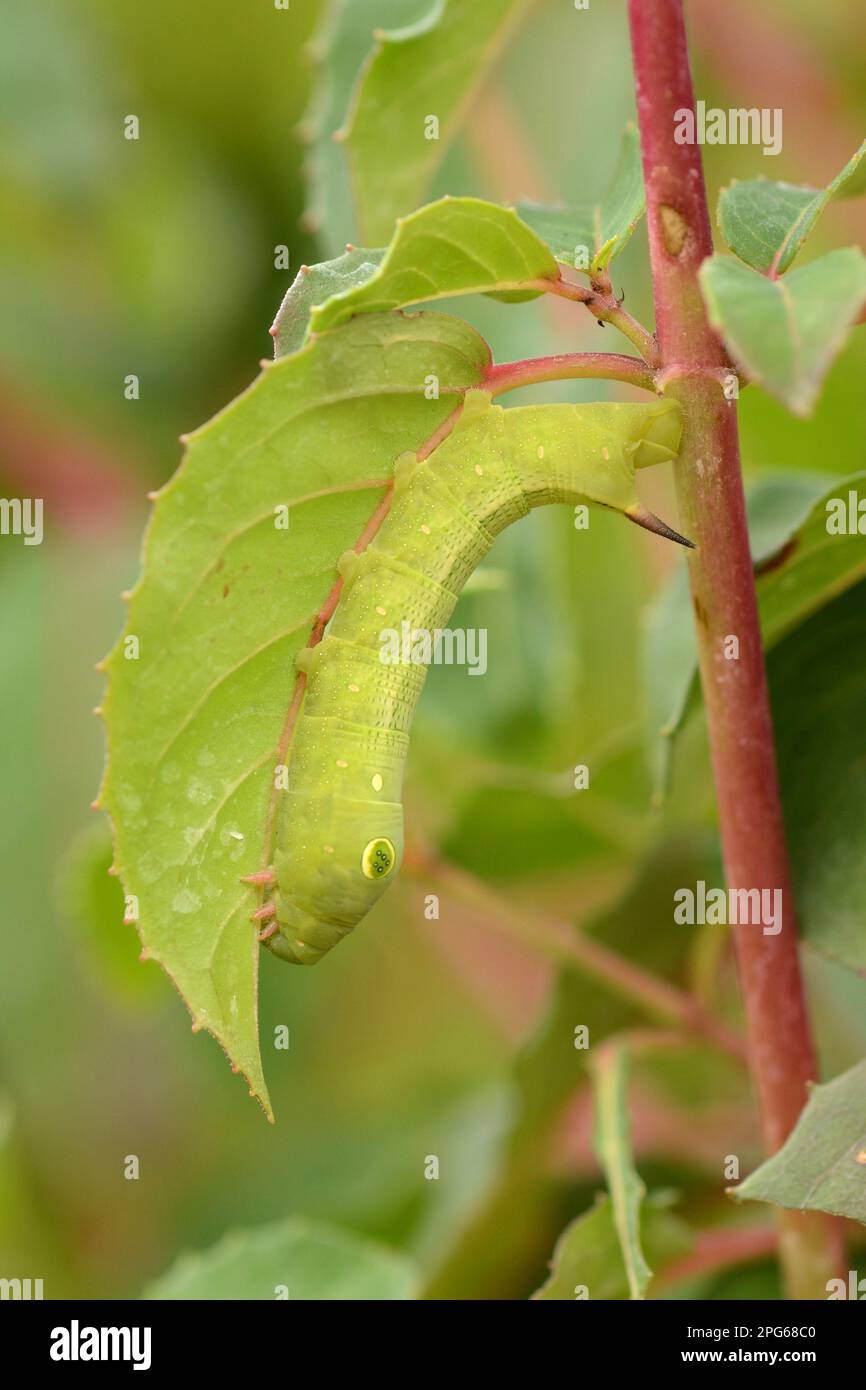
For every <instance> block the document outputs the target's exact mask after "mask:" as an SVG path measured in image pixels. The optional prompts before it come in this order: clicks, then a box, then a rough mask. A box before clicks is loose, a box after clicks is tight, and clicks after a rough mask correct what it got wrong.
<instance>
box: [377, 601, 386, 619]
mask: <svg viewBox="0 0 866 1390" xmlns="http://www.w3.org/2000/svg"><path fill="white" fill-rule="evenodd" d="M376 612H377V613H378V614H379V617H380V618H384V616H385V609H384V608H383V607H382V605H381V604H377V606H376Z"/></svg>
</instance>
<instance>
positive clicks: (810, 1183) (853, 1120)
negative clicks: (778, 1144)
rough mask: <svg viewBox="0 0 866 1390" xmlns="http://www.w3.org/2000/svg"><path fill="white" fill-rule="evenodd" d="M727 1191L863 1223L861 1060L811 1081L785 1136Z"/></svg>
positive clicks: (865, 1142) (865, 1173)
mask: <svg viewBox="0 0 866 1390" xmlns="http://www.w3.org/2000/svg"><path fill="white" fill-rule="evenodd" d="M731 1196H732V1197H735V1198H736V1199H737V1201H739V1202H744V1201H755V1202H772V1203H774V1204H775V1205H776V1206H780V1207H795V1208H797V1209H798V1210H800V1211H826V1212H831V1213H832V1214H833V1215H834V1216H848V1217H850V1218H851V1219H852V1220H854V1221H862V1222H863V1223H864V1224H866V1061H863V1062H858V1063H857V1065H856V1066H855V1067H851V1069H850V1071H846V1072H843V1073H842V1075H841V1076H837V1077H836V1078H835V1079H834V1080H833V1081H830V1082H828V1083H827V1085H826V1086H816V1087H815V1088H814V1090H813V1091H812V1093H811V1094H810V1096H809V1100H808V1102H807V1104H806V1107H805V1109H804V1110H803V1112H802V1114H801V1115H800V1118H799V1120H798V1121H797V1123H796V1125H795V1126H794V1130H793V1132H792V1133H791V1135H790V1136H789V1138H788V1140H787V1142H786V1143H785V1144H784V1145H783V1147H782V1148H781V1149H780V1150H779V1152H778V1153H775V1154H773V1156H772V1158H768V1159H767V1161H766V1163H762V1164H761V1166H760V1168H758V1169H756V1171H755V1172H754V1173H752V1174H750V1176H749V1177H748V1178H746V1179H745V1181H744V1182H741V1183H740V1184H739V1186H738V1187H735V1188H733V1189H732V1190H731Z"/></svg>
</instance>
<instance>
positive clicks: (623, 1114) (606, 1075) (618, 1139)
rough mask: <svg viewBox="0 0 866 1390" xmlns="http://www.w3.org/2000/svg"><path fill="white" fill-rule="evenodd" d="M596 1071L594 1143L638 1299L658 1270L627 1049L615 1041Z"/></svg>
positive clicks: (595, 1062)
mask: <svg viewBox="0 0 866 1390" xmlns="http://www.w3.org/2000/svg"><path fill="white" fill-rule="evenodd" d="M590 1075H591V1077H592V1083H593V1092H594V1099H595V1108H594V1117H595V1119H594V1127H593V1147H594V1148H595V1152H596V1157H597V1158H598V1161H599V1163H600V1164H601V1166H602V1168H603V1169H604V1174H605V1177H606V1178H607V1187H608V1192H609V1193H610V1199H611V1204H612V1206H613V1221H614V1226H615V1227H616V1233H617V1238H618V1240H619V1245H620V1250H621V1251H622V1258H623V1263H624V1264H625V1268H626V1274H627V1276H628V1287H629V1293H630V1296H631V1297H632V1298H633V1299H635V1298H643V1297H644V1296H645V1294H646V1289H647V1285H648V1283H649V1281H650V1279H651V1278H652V1270H651V1269H650V1267H649V1265H648V1264H647V1262H646V1260H645V1258H644V1253H643V1250H642V1249H641V1243H640V1214H641V1204H642V1202H643V1199H644V1197H645V1195H646V1188H645V1187H644V1185H643V1182H642V1181H641V1179H640V1176H639V1174H638V1171H637V1169H636V1168H635V1166H634V1157H633V1155H632V1148H631V1130H630V1124H629V1114H628V1066H627V1049H626V1047H625V1046H620V1045H618V1044H615V1043H609V1044H608V1045H607V1046H605V1047H602V1048H600V1049H599V1051H598V1052H596V1053H595V1055H594V1056H593V1058H592V1061H591V1065H590Z"/></svg>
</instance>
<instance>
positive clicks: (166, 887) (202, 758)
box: [100, 314, 489, 1110]
mask: <svg viewBox="0 0 866 1390" xmlns="http://www.w3.org/2000/svg"><path fill="white" fill-rule="evenodd" d="M488 359H489V354H488V351H487V347H486V344H485V343H484V342H483V340H482V339H481V338H479V336H478V335H477V334H476V333H475V332H474V330H473V329H471V328H469V327H468V326H467V325H466V324H464V323H462V322H460V321H459V320H457V319H452V318H446V317H441V316H439V315H435V314H419V315H415V316H414V317H406V316H402V315H395V316H391V315H382V316H378V317H374V316H370V315H366V316H364V317H361V318H358V319H357V320H355V321H354V322H353V323H351V324H349V325H346V327H345V328H342V329H340V330H339V331H338V332H334V333H329V334H326V335H323V336H322V337H319V338H317V339H315V340H314V341H312V342H311V343H310V344H309V345H308V346H307V347H306V348H304V349H303V350H302V351H300V352H297V353H295V354H293V355H292V356H290V357H285V358H282V359H281V360H280V361H279V362H275V363H273V364H272V365H270V366H269V367H268V369H267V370H266V371H265V372H264V373H263V375H261V376H260V377H259V378H258V380H257V381H256V382H255V383H254V384H253V385H252V386H251V387H250V388H249V389H248V390H247V391H246V392H245V393H244V394H243V395H241V396H240V397H239V398H238V399H237V400H236V401H235V402H234V403H233V404H232V405H230V406H228V407H227V408H226V409H225V410H223V411H221V412H220V414H219V415H217V416H216V417H215V418H214V420H213V421H212V422H211V423H210V424H209V425H206V426H205V427H204V428H202V429H200V430H198V431H197V432H196V433H195V434H194V435H192V436H191V437H190V438H189V440H188V448H187V454H186V457H185V460H184V463H183V466H182V467H181V469H180V470H179V472H178V473H177V474H175V476H174V478H173V479H172V481H171V482H170V483H169V484H168V485H167V487H165V488H164V489H163V491H162V492H161V493H160V495H159V497H158V499H157V502H156V506H155V508H154V512H153V516H152V519H151V524H150V527H149V530H148V533H147V538H146V544H145V552H144V569H143V575H142V578H141V579H140V580H139V583H138V584H137V586H136V588H135V590H134V592H133V594H132V597H131V600H130V606H129V616H128V622H127V626H126V631H125V633H124V636H123V637H122V638H121V640H120V641H119V642H118V644H117V646H116V647H115V649H114V651H113V652H112V653H111V655H110V657H109V658H108V660H107V662H106V667H107V670H108V673H109V690H108V694H107V697H106V699H105V701H104V710H105V719H106V726H107V734H108V755H109V756H108V766H107V770H106V776H105V781H104V785H103V790H102V792H101V794H100V800H101V803H102V804H103V805H104V806H105V807H106V809H107V810H108V811H109V812H110V814H111V817H112V820H113V822H114V829H115V854H116V861H115V862H116V863H117V865H118V867H119V869H120V873H121V876H122V879H123V883H124V888H125V891H126V893H127V895H130V894H131V895H134V897H135V898H137V906H138V911H139V918H140V920H139V924H138V925H139V931H140V934H141V938H142V941H143V943H144V945H145V948H146V950H147V951H148V952H149V954H150V956H151V957H152V958H153V959H155V960H157V961H159V962H160V964H162V965H163V966H164V968H165V969H166V970H167V972H168V973H169V975H170V976H171V977H172V979H173V980H174V982H175V984H176V985H177V987H178V989H179V990H180V992H181V994H182V995H183V996H184V998H185V999H186V1001H187V1003H188V1005H189V1008H190V1010H191V1012H192V1014H193V1020H194V1027H204V1028H207V1029H209V1030H210V1032H212V1033H213V1034H214V1036H215V1037H216V1038H217V1039H218V1040H219V1041H220V1043H221V1044H222V1046H223V1047H224V1049H225V1051H226V1052H227V1053H228V1055H229V1057H230V1058H231V1059H232V1060H233V1061H234V1063H235V1064H236V1065H237V1066H238V1067H239V1068H240V1069H241V1071H242V1072H243V1073H244V1075H245V1076H246V1077H247V1078H248V1080H249V1082H250V1085H251V1087H252V1089H253V1092H254V1093H255V1094H257V1095H258V1096H259V1098H260V1099H261V1100H262V1103H263V1105H264V1106H265V1108H266V1110H269V1102H268V1099H267V1091H266V1088H265V1082H264V1077H263V1075H262V1068H261V1059H260V1055H259V1045H258V1038H257V1020H256V1012H257V978H258V963H259V950H260V948H259V945H258V943H257V941H256V939H255V931H254V929H253V927H252V924H251V923H250V921H249V914H250V912H251V910H252V909H253V907H254V906H255V902H254V898H253V896H252V894H251V892H250V890H249V889H248V888H246V887H244V886H243V885H241V883H240V882H239V879H240V877H241V875H243V874H247V873H250V872H251V871H252V870H255V869H258V868H261V867H262V863H263V862H267V857H266V856H267V852H268V850H269V845H267V844H266V831H267V827H268V825H269V818H268V807H269V803H270V796H271V792H272V788H273V779H274V768H275V765H277V764H278V763H279V762H280V756H279V751H280V739H281V732H282V729H283V726H284V723H285V720H286V713H287V710H288V708H289V704H290V701H291V698H292V691H293V686H294V667H293V661H294V656H295V653H296V652H297V651H298V649H299V648H300V647H301V646H302V645H304V644H305V643H306V641H307V640H308V637H309V633H310V629H311V626H312V623H313V620H314V618H315V616H316V614H317V612H318V611H319V609H320V607H321V605H322V603H323V602H324V600H325V598H326V597H327V595H328V593H329V591H330V590H331V588H332V586H333V584H334V582H335V580H336V577H337V570H336V561H337V558H338V557H339V555H340V554H341V553H342V551H344V550H346V549H347V548H349V547H351V546H353V545H354V544H355V543H356V541H357V539H358V537H359V535H360V534H361V532H362V530H363V528H364V526H365V524H366V522H367V520H368V518H369V516H370V514H371V512H372V511H373V510H374V508H375V506H376V504H377V502H378V501H379V499H380V498H381V496H382V491H383V488H384V486H385V485H386V483H387V481H388V480H389V479H390V477H391V476H392V473H393V465H394V460H395V459H396V457H397V456H398V455H399V454H400V453H401V452H403V451H404V450H406V449H410V448H417V447H419V446H420V444H421V443H422V442H423V441H425V440H426V439H427V438H429V436H430V435H431V434H432V432H433V431H434V429H436V427H437V426H438V425H439V424H440V423H441V422H442V421H443V420H444V419H445V417H446V416H447V415H448V414H449V413H450V411H451V410H452V408H453V404H454V400H453V398H454V394H455V393H456V392H462V391H464V390H465V389H466V388H468V387H470V386H472V385H474V384H475V383H476V382H477V381H478V380H479V378H480V377H481V375H482V374H483V372H484V370H485V368H486V366H487V364H488ZM428 372H433V373H435V374H436V376H437V377H438V378H439V382H440V392H441V398H440V399H439V400H436V401H431V400H427V399H426V397H425V394H424V378H425V376H426V374H427V373H428ZM279 508H283V509H286V510H285V511H284V512H283V514H282V515H283V517H284V518H287V519H288V522H289V525H288V529H283V528H282V527H279V526H278V525H277V524H276V523H277V514H276V513H277V509H279ZM133 637H134V638H135V639H136V640H137V645H136V644H135V643H131V642H130V641H129V640H128V639H131V638H133Z"/></svg>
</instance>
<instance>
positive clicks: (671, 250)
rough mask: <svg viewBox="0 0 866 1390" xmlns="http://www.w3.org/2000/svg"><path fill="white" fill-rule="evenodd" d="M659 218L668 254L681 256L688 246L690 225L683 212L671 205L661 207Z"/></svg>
mask: <svg viewBox="0 0 866 1390" xmlns="http://www.w3.org/2000/svg"><path fill="white" fill-rule="evenodd" d="M659 217H660V219H661V224H662V237H663V239H664V243H665V247H666V249H667V251H668V254H669V255H671V256H679V255H680V253H681V251H682V249H683V247H684V246H685V244H686V237H687V236H688V231H689V224H688V222H687V221H686V219H685V218H684V217H683V215H682V213H681V212H677V210H676V208H672V207H671V206H670V204H669V203H661V204H660V205H659Z"/></svg>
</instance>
